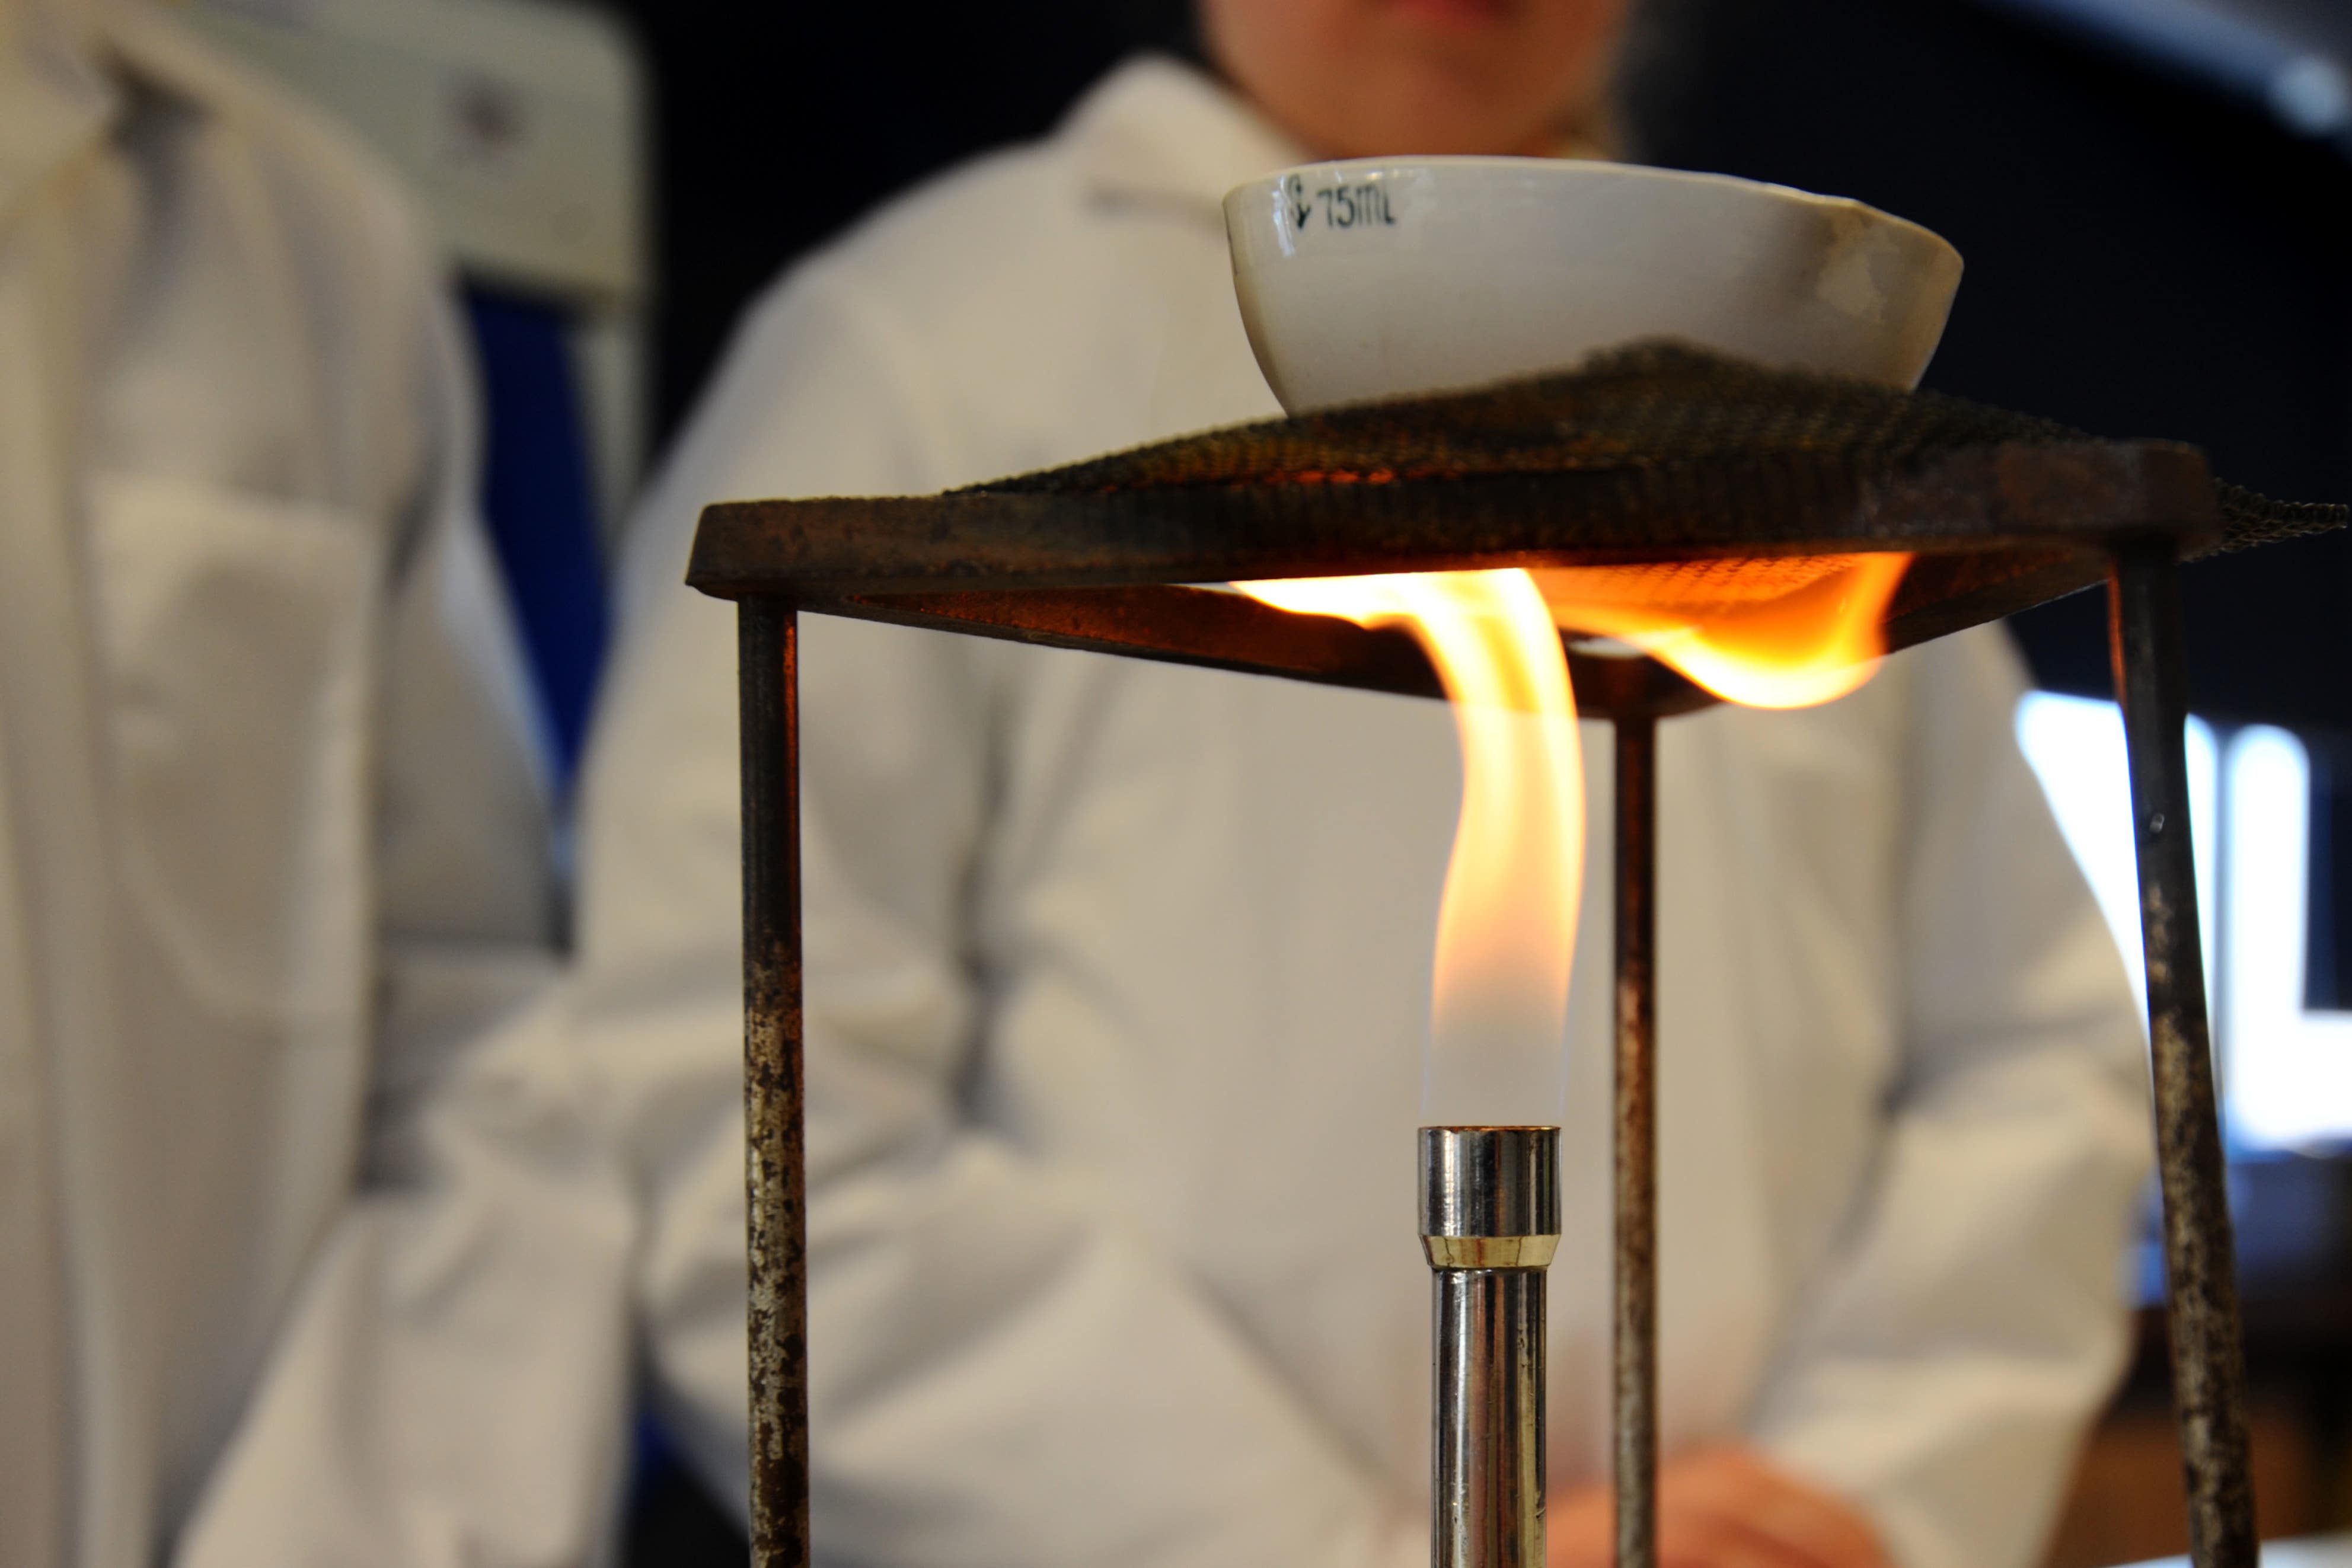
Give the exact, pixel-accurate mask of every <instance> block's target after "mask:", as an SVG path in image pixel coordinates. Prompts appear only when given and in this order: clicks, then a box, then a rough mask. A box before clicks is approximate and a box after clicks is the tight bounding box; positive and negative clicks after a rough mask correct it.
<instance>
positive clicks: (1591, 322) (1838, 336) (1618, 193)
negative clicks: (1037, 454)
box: [1224, 158, 1960, 413]
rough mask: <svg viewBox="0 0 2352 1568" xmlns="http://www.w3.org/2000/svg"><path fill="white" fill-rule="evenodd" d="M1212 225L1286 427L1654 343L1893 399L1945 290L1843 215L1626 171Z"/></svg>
mask: <svg viewBox="0 0 2352 1568" xmlns="http://www.w3.org/2000/svg"><path fill="white" fill-rule="evenodd" d="M1224 205H1225V232H1226V236H1227V239H1228V241H1229V243H1230V245H1231V248H1232V253H1233V267H1234V288H1235V290H1236V292H1237V293H1238V295H1239V298H1240V301H1241V310H1242V319H1243V321H1244V324H1245V325H1246V326H1247V328H1248V329H1249V337H1250V345H1251V347H1252V348H1253V349H1254V350H1256V353H1257V361H1258V365H1259V367H1260V368H1261V369H1262V370H1263V371H1265V378H1266V381H1267V382H1268V383H1269V384H1271V385H1272V387H1273V388H1274V392H1275V395H1276V397H1277V398H1279V399H1280V400H1281V401H1282V404H1283V406H1284V407H1285V408H1286V409H1287V410H1289V411H1290V412H1291V413H1300V412H1304V411H1306V410H1310V409H1316V408H1324V407H1328V406H1330V405H1332V404H1334V403H1341V402H1358V401H1361V400H1364V399H1368V398H1380V397H1400V396H1407V395H1411V394H1413V393H1418V392H1440V391H1445V390H1450V389H1454V388H1460V387H1468V386H1476V385H1480V384H1483V383H1486V382H1495V381H1500V380H1503V379H1505V378H1507V377H1510V376H1517V375H1530V374H1535V373H1538V372H1540V371H1555V370H1566V369H1569V368H1570V367H1572V366H1574V365H1576V364H1578V363H1580V361H1584V360H1586V359H1589V358H1590V357H1591V356H1592V355H1593V354H1594V353H1596V352H1599V351H1601V350H1606V349H1610V348H1613V347H1617V346H1621V345H1623V344H1626V343H1631V342H1635V341H1639V340H1644V339H1655V338H1673V339H1679V340H1684V341H1685V342H1690V343H1694V344H1696V345H1698V346H1699V347H1702V348H1707V349H1713V350H1717V351H1720V352H1723V353H1727V354H1733V355H1737V356H1739V357H1741V358H1744V359H1748V360H1753V361H1759V362H1760V363H1763V364H1767V365H1772V366H1776V367H1783V368H1789V369H1802V370H1813V371H1828V372H1832V373H1835V374H1841V375H1848V376H1855V377H1861V378H1864V379H1867V380H1870V381H1874V382H1885V383H1889V384H1894V385H1900V386H1906V387H1907V386H1911V385H1914V384H1916V382H1917V381H1918V379H1919V376H1920V375H1921V373H1922V372H1923V371H1926V369H1927V361H1928V360H1929V358H1930V357H1931V356H1933V354H1934V353H1935V351H1936V344H1937V341H1938V340H1940V339H1941V337H1942V336H1943V330H1944V321H1945V319H1946V317H1947V316H1948V314H1949V312H1950V309H1951V303H1952V296H1953V293H1954V291H1955V290H1956V289H1958V287H1959V280H1960V257H1959V253H1958V251H1956V250H1954V249H1953V248H1952V246H1950V245H1949V244H1948V243H1946V242H1945V241H1944V240H1943V239H1942V238H1941V237H1939V236H1938V235H1935V234H1933V233H1931V232H1930V231H1928V230H1927V229H1924V228H1922V227H1920V226H1919V225H1916V224H1914V223H1909V222H1906V220H1904V219H1901V218H1897V217H1893V216H1890V215H1889V214H1885V213H1882V212H1879V211H1877V210H1876V209H1875V208H1873V207H1869V206H1865V205H1864V204H1862V203H1860V202H1853V201H1847V200H1844V199H1843V198H1839V197H1832V196H1816V195H1811V194H1809V193H1805V192H1802V191H1796V190H1791V189H1790V188H1788V187H1787V186H1783V185H1768V184H1760V183H1756V182H1754V181H1749V180H1736V179H1732V178H1730V177H1728V176H1726V175H1719V174H1691V173H1684V172H1677V171H1673V170H1663V169H1645V168H1640V167H1636V166H1633V165H1630V164H1622V163H1597V162H1578V161H1571V160H1565V159H1554V158H1375V159H1358V160H1353V161H1349V162H1333V163H1315V164H1307V165H1304V166H1302V167H1299V168H1297V169H1290V170H1286V171H1284V172H1281V173H1278V174H1273V175H1269V176H1267V177H1265V178H1264V179H1260V180H1255V181H1252V182H1251V183H1248V184H1245V185H1241V186H1238V187H1236V188H1235V189H1234V191H1232V192H1231V193H1228V194H1227V195H1226V197H1225V204H1224Z"/></svg>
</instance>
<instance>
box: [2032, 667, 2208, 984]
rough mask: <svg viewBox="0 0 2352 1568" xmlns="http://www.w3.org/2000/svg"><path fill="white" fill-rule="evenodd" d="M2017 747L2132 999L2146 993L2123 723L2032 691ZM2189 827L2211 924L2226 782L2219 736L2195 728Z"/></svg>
mask: <svg viewBox="0 0 2352 1568" xmlns="http://www.w3.org/2000/svg"><path fill="white" fill-rule="evenodd" d="M2017 740H2018V744H2019V745H2020V746H2021V747H2023V748H2024V750H2025V759H2026V760H2027V761H2028V762H2031V763H2032V765H2033V771H2034V772H2035V773H2036V774H2038V775H2040V776H2041V779H2042V792H2043V793H2045V794H2046V795H2048V796H2049V797H2050V810H2051V812H2052V814H2053V815H2054V816H2055V817H2056V818H2057V819H2058V831H2060V832H2062V833H2063V834H2064V835H2065V837H2066V844H2067V847H2068V848H2069V849H2072V850H2073V851H2074V858H2075V859H2076V860H2077V861H2079V862H2082V866H2083V874H2084V876H2085V877H2086V878H2088V879H2089V881H2090V883H2091V894H2092V896H2093V897H2095V898H2096V899H2097V900H2098V903H2099V913H2100V914H2102V915H2105V916H2106V917H2107V927H2108V929H2109V930H2111V931H2113V932H2114V933H2115V938H2116V951H2117V952H2119V953H2121V954H2122V955H2123V960H2124V968H2125V970H2126V972H2127V973H2129V975H2130V976H2131V985H2132V991H2133V994H2134V995H2136V996H2138V997H2140V998H2143V1000H2144V999H2145V998H2146V997H2147V980H2146V978H2145V971H2146V967H2147V958H2146V956H2145V955H2144V954H2143V953H2142V952H2141V950H2140V939H2139V861H2138V857H2137V852H2136V851H2135V850H2134V848H2133V847H2132V810H2131V773H2130V769H2129V767H2128V765H2127V764H2126V761H2125V758H2124V721H2123V715H2122V713H2121V712H2120V711H2119V710H2118V709H2117V708H2116V705H2115V704H2113V703H2106V702H2095V701H2093V700H2092V699H2091V698H2088V697H2063V696H2058V695H2053V694H2052V693H2049V692H2032V693H2029V694H2028V695H2027V696H2026V698H2025V700H2024V701H2023V702H2022V703H2020V704H2019V705H2018V709H2017ZM2188 742H2189V831H2190V833H2191V834H2193V835H2194V841H2195V843H2196V846H2197V918H2198V921H2199V923H2200V927H2201V928H2202V929H2203V930H2205V931H2208V932H2210V931H2212V930H2213V929H2214V925H2213V914H2214V908H2213V889H2214V886H2215V885H2216V883H2215V879H2214V867H2213V855H2214V850H2215V847H2216V845H2217V843H2218V837H2217V835H2216V834H2215V832H2214V823H2213V802H2214V795H2215V793H2216V789H2215V786H2216V783H2217V782H2218V779H2219V777H2220V768H2219V767H2218V766H2217V762H2216V758H2215V755H2214V747H2213V729H2212V727H2211V726H2210V725H2208V724H2206V723H2205V722H2204V721H2203V720H2201V719H2195V718H2192V719H2190V720H2189V735H2188ZM2213 963H2214V945H2213V943H2212V941H2211V940H2210V938H2209V939H2208V940H2207V942H2206V945H2205V980H2206V986H2207V988H2208V989H2209V990H2210V988H2211V987H2212V982H2213V978H2214V968H2213Z"/></svg>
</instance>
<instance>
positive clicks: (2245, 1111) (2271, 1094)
mask: <svg viewBox="0 0 2352 1568" xmlns="http://www.w3.org/2000/svg"><path fill="white" fill-rule="evenodd" d="M2229 769H2230V780H2229V802H2230V845H2229V851H2230V853H2229V868H2230V870H2229V885H2228V888H2227V896H2228V901H2229V919H2230V952H2229V963H2230V986H2229V990H2228V1007H2229V1019H2228V1021H2229V1048H2228V1050H2227V1051H2226V1052H2225V1054H2224V1057H2223V1060H2224V1061H2226V1062H2227V1063H2228V1064H2229V1082H2228V1092H2229V1103H2230V1111H2231V1127H2232V1130H2233V1131H2234V1132H2235V1133H2236V1134H2238V1135H2239V1136H2240V1137H2241V1138H2242V1140H2243V1141H2245V1142H2246V1143H2248V1144H2252V1145H2263V1146H2264V1147H2272V1148H2280V1147H2298V1146H2304V1145H2314V1144H2325V1143H2332V1142H2335V1141H2336V1140H2339V1139H2343V1138H2346V1137H2352V1013H2341V1012H2315V1011H2312V1010H2309V1009H2306V1008H2305V1006H2304V962H2305V953H2306V946H2307V941H2308V937H2309V930H2308V921H2307V919H2306V912H2307V911H2308V910H2309V909H2310V907H2311V903H2310V898H2309V893H2310V889H2309V887H2308V886H2307V880H2308V878H2309V876H2310V870H2311V758H2310V755H2309V754H2308V753H2307V752H2305V749H2304V747H2303V743H2302V742H2301V741H2299V740H2297V739H2296V738H2295V737H2294V736H2292V735H2290V734H2288V733H2287V732H2286V731H2285V730H2283V729H2272V728H2270V727H2256V728H2251V729H2246V730H2243V731H2241V732H2240V733H2239V734H2238V735H2237V736H2236V737H2234V739H2233V740H2232V742H2231V747H2230V755H2229Z"/></svg>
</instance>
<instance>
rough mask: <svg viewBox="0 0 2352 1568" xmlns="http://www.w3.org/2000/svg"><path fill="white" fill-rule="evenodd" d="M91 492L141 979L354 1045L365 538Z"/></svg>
mask: <svg viewBox="0 0 2352 1568" xmlns="http://www.w3.org/2000/svg"><path fill="white" fill-rule="evenodd" d="M89 500H90V529H89V540H90V551H91V558H92V559H91V567H92V571H91V577H92V580H93V582H94V583H95V588H94V597H95V603H94V606H93V611H94V615H95V622H96V626H97V633H96V635H97V643H98V656H99V663H100V669H101V670H102V672H103V674H104V679H105V682H106V688H107V720H108V741H109V744H110V754H111V755H110V761H111V768H110V773H111V787H112V789H114V791H115V792H116V795H117V798H118V803H119V806H120V808H121V821H122V823H123V824H124V827H123V830H122V831H123V834H124V840H125V841H124V842H123V843H122V845H121V865H122V867H123V877H124V882H125V892H126V894H128V895H129V896H128V900H127V902H128V903H129V904H130V905H131V910H132V912H133V913H132V915H131V919H133V920H134V921H136V922H137V923H138V924H139V925H141V926H142V928H143V929H144V932H145V934H146V936H148V938H149V939H150V945H151V948H152V952H153V954H154V956H155V962H156V963H157V965H158V966H159V967H161V968H162V969H163V971H164V972H165V974H164V976H163V978H168V980H169V981H171V982H172V988H173V990H174V991H176V992H177V994H178V997H179V998H180V999H181V1000H182V1001H183V1002H184V1004H187V1005H192V1006H194V1007H195V1008H197V1009H200V1010H201V1011H203V1012H205V1013H207V1014H210V1015H211V1016H212V1017H213V1018H214V1019H215V1021H216V1022H219V1023H224V1024H228V1025H230V1026H232V1028H233V1029H235V1030H236V1032H239V1033H243V1032H245V1031H246V1030H256V1031H257V1032H258V1033H260V1034H261V1035H263V1036H265V1037H268V1036H280V1037H282V1038H285V1039H287V1040H289V1042H290V1041H293V1040H306V1039H307V1040H317V1041H319V1042H320V1043H327V1044H335V1043H341V1044H346V1045H348V1044H350V1043H352V1031H354V1030H357V1029H358V1028H359V1027H360V1025H361V1022H362V1019H361V1016H360V1014H361V1009H362V1007H363V1005H364V1002H363V998H364V997H365V994H366V987H365V984H364V981H365V972H364V966H365V965H366V962H367V954H368V951H369V947H368V910H369V907H370V904H371V898H370V889H369V885H368V879H367V875H366V871H367V821H368V787H367V779H368V769H369V764H370V759H371V758H370V752H371V747H370V745H369V739H368V737H369V732H370V729H371V725H372V711H373V689H372V682H371V679H370V671H371V669H372V667H373V663H374V659H373V648H374V644H375V641H376V638H377V636H378V631H379V628H378V608H377V607H378V605H379V603H380V602H381V599H382V594H381V591H380V582H379V580H380V577H381V574H382V571H383V565H382V556H383V542H382V540H381V538H380V537H379V536H378V534H377V533H376V531H375V530H374V529H373V528H370V527H369V526H368V524H367V523H366V522H365V521H364V520H362V518H361V517H358V516H357V515H355V514H352V513H348V512H344V511H341V510H338V509H337V508H334V507H327V506H322V505H318V504H314V503H308V502H301V501H289V500H282V499H278V498H275V497H264V496H258V495H253V494H247V493H243V492H237V491H232V490H226V489H223V488H221V487H219V486H213V485H205V484H199V483H191V482H186V481H174V480H157V479H150V478H136V477H127V476H105V477H101V478H100V480H99V481H98V482H97V483H96V484H95V485H94V486H93V487H92V490H91V494H90V497H89ZM239 1026H242V1027H239Z"/></svg>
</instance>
